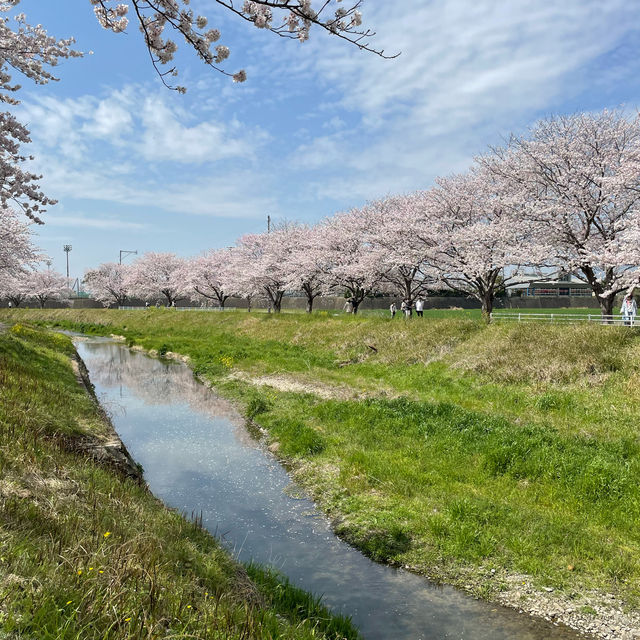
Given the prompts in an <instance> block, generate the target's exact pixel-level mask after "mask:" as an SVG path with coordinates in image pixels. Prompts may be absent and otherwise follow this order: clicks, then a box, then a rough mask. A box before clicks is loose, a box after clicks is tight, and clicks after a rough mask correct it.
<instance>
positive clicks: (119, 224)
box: [46, 213, 149, 231]
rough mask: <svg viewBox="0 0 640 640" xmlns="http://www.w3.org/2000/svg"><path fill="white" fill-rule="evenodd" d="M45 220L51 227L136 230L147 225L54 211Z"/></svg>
mask: <svg viewBox="0 0 640 640" xmlns="http://www.w3.org/2000/svg"><path fill="white" fill-rule="evenodd" d="M46 222H47V225H48V226H51V227H72V228H74V229H81V228H84V229H127V230H130V231H138V230H141V229H145V228H147V227H148V226H149V225H147V224H143V223H140V222H131V221H128V220H117V219H114V218H108V217H103V216H99V217H97V216H96V217H92V218H86V217H84V216H59V215H55V213H54V214H53V215H48V216H47V221H46Z"/></svg>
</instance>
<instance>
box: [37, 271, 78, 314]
mask: <svg viewBox="0 0 640 640" xmlns="http://www.w3.org/2000/svg"><path fill="white" fill-rule="evenodd" d="M26 286H27V290H28V292H29V297H30V298H35V299H36V300H37V301H38V304H39V305H40V308H41V309H44V306H45V304H46V303H47V302H49V301H50V300H58V301H68V300H69V298H70V296H71V289H70V287H69V280H68V279H67V278H66V277H65V276H63V275H62V274H61V273H58V272H57V271H50V270H46V271H33V272H31V273H29V274H28V275H27V277H26Z"/></svg>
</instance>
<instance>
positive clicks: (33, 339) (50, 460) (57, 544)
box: [0, 324, 359, 640]
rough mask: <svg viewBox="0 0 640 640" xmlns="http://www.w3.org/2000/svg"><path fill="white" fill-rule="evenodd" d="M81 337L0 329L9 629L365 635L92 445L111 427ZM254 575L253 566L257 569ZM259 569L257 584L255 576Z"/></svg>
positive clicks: (2, 571)
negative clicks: (80, 358) (86, 382)
mask: <svg viewBox="0 0 640 640" xmlns="http://www.w3.org/2000/svg"><path fill="white" fill-rule="evenodd" d="M73 352H74V351H73V346H72V344H71V341H70V340H69V339H68V338H66V337H65V336H62V335H60V334H55V333H49V332H46V331H42V330H34V329H32V328H30V327H27V326H24V325H22V324H17V325H15V326H13V327H12V328H11V329H10V330H9V331H6V332H4V333H0V635H2V636H3V637H4V635H3V634H7V635H8V636H9V637H16V638H18V637H25V638H36V637H37V638H39V639H44V640H47V639H50V640H66V639H69V640H71V639H74V640H80V639H82V640H86V639H96V640H97V639H105V638H109V639H125V638H127V639H128V638H156V637H171V638H193V637H198V638H204V637H207V638H214V637H215V638H221V639H231V638H247V637H251V638H264V639H267V638H269V639H271V638H292V639H293V638H305V639H308V640H311V639H320V638H327V639H329V638H332V639H335V640H337V639H339V638H354V639H355V638H357V637H359V636H358V634H357V632H356V631H355V630H354V629H353V627H352V626H351V624H350V623H349V621H348V620H346V619H345V618H342V617H333V616H331V615H330V614H329V612H328V611H327V610H326V609H325V608H324V607H323V606H322V605H321V604H320V602H319V601H318V600H317V599H316V598H314V597H312V596H310V595H309V594H306V593H305V592H302V591H301V590H299V589H297V588H295V587H293V586H291V585H290V584H289V583H288V582H287V580H286V579H285V578H283V577H281V576H278V575H276V574H273V573H271V572H269V571H268V570H266V569H262V568H259V567H249V568H248V570H245V569H244V568H243V567H241V566H239V565H237V564H236V563H235V562H233V561H232V560H231V559H230V557H229V556H228V554H227V552H225V551H224V550H223V549H222V548H221V547H220V545H219V544H218V542H217V541H216V540H214V539H213V537H212V536H211V535H209V534H208V533H207V532H206V531H204V530H202V529H201V528H200V527H199V526H198V524H197V523H193V522H188V521H187V520H185V519H184V518H183V517H181V516H180V515H178V514H176V513H174V512H172V511H170V510H168V509H166V508H165V507H164V506H163V505H162V504H161V503H160V502H159V501H157V500H156V499H155V498H154V497H153V496H152V495H151V494H150V493H149V492H148V491H147V490H146V489H144V488H143V487H141V486H140V485H139V484H137V483H136V482H134V481H132V480H130V479H124V478H123V477H121V476H120V475H119V474H118V473H117V472H116V471H115V470H114V469H112V468H110V467H108V466H105V465H104V464H103V465H100V464H98V463H97V462H95V461H93V460H92V459H90V458H89V457H87V455H86V454H84V453H83V448H82V446H81V445H82V443H83V442H86V440H87V439H95V438H96V437H98V438H99V437H100V436H104V435H105V434H106V433H107V426H106V425H105V423H104V421H103V418H102V416H101V414H100V412H99V410H98V407H97V406H96V405H95V403H94V401H93V400H92V399H91V397H90V396H89V395H88V394H87V393H86V391H85V390H84V388H83V387H81V386H80V385H79V384H78V382H77V379H76V376H75V374H74V372H73V370H72V367H71V360H70V356H71V355H72V354H73ZM247 571H248V572H247ZM252 578H253V579H252Z"/></svg>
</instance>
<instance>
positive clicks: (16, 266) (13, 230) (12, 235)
mask: <svg viewBox="0 0 640 640" xmlns="http://www.w3.org/2000/svg"><path fill="white" fill-rule="evenodd" d="M42 259H43V256H42V255H41V254H40V253H39V252H38V249H37V248H36V247H35V246H34V245H33V243H32V232H31V226H30V225H29V224H28V223H27V222H24V221H23V220H22V219H20V218H19V217H18V214H17V213H16V211H15V210H13V209H10V208H8V207H2V206H0V273H7V274H16V273H17V272H19V271H22V270H23V269H24V268H25V267H29V266H34V265H35V263H36V262H38V261H39V260H42Z"/></svg>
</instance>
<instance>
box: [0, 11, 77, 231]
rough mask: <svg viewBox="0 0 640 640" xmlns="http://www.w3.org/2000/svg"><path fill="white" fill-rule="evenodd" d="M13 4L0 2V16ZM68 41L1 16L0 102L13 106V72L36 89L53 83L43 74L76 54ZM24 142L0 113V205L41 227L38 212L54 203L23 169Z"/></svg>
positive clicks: (24, 134)
mask: <svg viewBox="0 0 640 640" xmlns="http://www.w3.org/2000/svg"><path fill="white" fill-rule="evenodd" d="M19 2H20V0H0V12H1V13H6V12H8V11H11V10H12V9H13V8H15V7H16V6H17V5H18V4H19ZM14 25H15V26H14ZM12 27H13V28H12ZM73 42H74V40H73V38H69V39H67V40H57V39H56V38H54V37H52V36H49V35H48V34H47V32H46V30H45V29H44V28H43V27H42V26H41V25H37V26H35V27H34V26H31V25H29V24H28V23H27V21H26V17H25V16H24V14H19V15H17V16H15V17H14V18H13V20H12V19H11V18H9V17H1V18H0V102H3V103H5V104H9V105H16V104H18V102H19V101H18V100H17V98H16V97H15V93H16V91H18V89H20V85H19V84H13V82H12V75H11V72H13V71H17V72H18V73H19V74H21V75H22V76H24V77H25V78H28V79H29V80H32V81H33V82H35V83H36V84H47V83H48V82H50V81H52V80H56V78H55V76H54V75H53V74H52V73H51V71H50V70H49V69H50V68H51V67H55V66H56V64H57V63H58V60H60V59H61V58H70V57H78V56H81V55H82V54H81V53H80V52H78V51H74V50H73V49H72V48H71V45H72V44H73ZM30 141H31V140H30V138H29V131H28V129H27V128H26V127H25V126H24V125H23V124H21V123H20V122H19V121H18V120H17V119H16V117H15V116H14V115H12V114H11V113H10V112H8V111H5V112H4V113H0V204H1V205H2V206H3V207H6V206H8V204H9V203H10V202H12V203H13V204H14V205H16V206H17V207H18V208H20V209H21V210H22V211H23V212H24V213H25V214H26V215H27V216H28V217H29V218H31V219H32V220H33V221H34V222H39V223H41V222H42V220H41V219H40V217H39V215H40V214H41V213H42V212H43V211H44V210H45V209H44V207H46V206H48V205H51V204H55V200H52V199H51V198H49V197H47V196H46V195H45V194H44V193H43V192H42V191H41V190H40V187H39V186H38V180H39V179H40V178H41V177H42V176H38V175H36V174H34V173H31V172H30V171H28V170H27V169H25V168H24V164H25V163H26V162H27V161H28V160H31V159H32V158H31V157H30V156H25V155H23V154H22V153H21V151H20V145H21V144H26V143H28V142H30Z"/></svg>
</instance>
